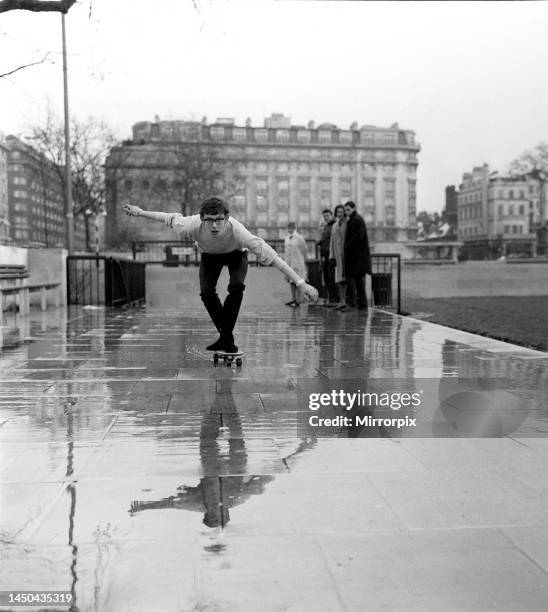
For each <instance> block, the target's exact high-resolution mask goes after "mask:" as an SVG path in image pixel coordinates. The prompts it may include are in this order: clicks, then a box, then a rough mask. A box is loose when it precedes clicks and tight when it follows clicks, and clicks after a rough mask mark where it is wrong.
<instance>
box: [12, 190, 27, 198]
mask: <svg viewBox="0 0 548 612" xmlns="http://www.w3.org/2000/svg"><path fill="white" fill-rule="evenodd" d="M13 197H15V198H26V197H27V192H26V190H25V189H16V190H15V191H14V192H13Z"/></svg>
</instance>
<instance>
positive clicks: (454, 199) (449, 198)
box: [442, 185, 458, 232]
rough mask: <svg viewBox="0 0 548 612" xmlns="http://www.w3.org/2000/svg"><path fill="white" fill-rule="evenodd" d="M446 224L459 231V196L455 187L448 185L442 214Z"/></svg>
mask: <svg viewBox="0 0 548 612" xmlns="http://www.w3.org/2000/svg"><path fill="white" fill-rule="evenodd" d="M442 218H443V221H444V223H447V224H448V225H449V227H450V228H451V229H452V230H454V231H455V232H456V231H457V225H458V194H457V189H456V188H455V185H448V186H447V187H446V188H445V209H444V211H443V213H442Z"/></svg>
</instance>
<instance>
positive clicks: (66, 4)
mask: <svg viewBox="0 0 548 612" xmlns="http://www.w3.org/2000/svg"><path fill="white" fill-rule="evenodd" d="M73 4H76V0H0V13H7V12H8V11H33V12H34V13H42V12H44V13H46V12H51V11H56V12H58V13H68V11H69V9H70V7H71V6H72V5H73Z"/></svg>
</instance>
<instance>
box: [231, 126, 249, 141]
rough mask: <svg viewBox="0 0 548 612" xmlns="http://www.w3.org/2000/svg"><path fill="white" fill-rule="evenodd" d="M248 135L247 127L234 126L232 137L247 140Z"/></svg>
mask: <svg viewBox="0 0 548 612" xmlns="http://www.w3.org/2000/svg"><path fill="white" fill-rule="evenodd" d="M245 137H246V129H245V128H238V127H237V128H233V129H232V138H233V139H234V140H245Z"/></svg>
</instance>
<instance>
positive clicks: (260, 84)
mask: <svg viewBox="0 0 548 612" xmlns="http://www.w3.org/2000/svg"><path fill="white" fill-rule="evenodd" d="M60 22H61V17H60V15H59V14H56V13H55V14H47V13H36V14H34V13H29V12H25V11H14V12H10V13H4V14H0V73H4V72H7V71H8V70H11V69H13V68H15V67H17V66H19V65H21V64H26V63H29V62H33V61H38V60H41V59H42V58H43V57H44V56H45V54H46V53H49V55H48V57H47V60H46V62H45V63H43V64H40V65H38V66H34V67H31V68H28V69H25V70H23V71H19V72H17V73H16V74H14V75H12V76H10V77H7V78H3V79H0V131H2V132H4V133H6V134H7V133H24V131H25V129H26V126H28V125H30V124H32V123H33V122H39V121H40V120H43V117H44V115H45V112H46V108H47V107H48V106H49V107H50V108H51V109H52V110H53V111H54V112H55V113H57V114H58V115H59V116H62V112H63V107H62V70H61V66H62V64H61V56H60V48H61V24H60ZM67 36H68V46H69V88H70V107H71V114H72V115H75V116H78V117H81V118H85V117H86V116H88V115H94V116H97V117H101V118H103V119H104V120H105V121H106V122H107V123H109V124H110V125H111V126H112V127H113V128H114V129H116V131H117V132H118V134H119V135H120V137H122V138H126V137H129V136H130V130H131V126H132V124H133V123H135V122H137V121H143V120H153V118H154V116H155V115H159V116H160V118H162V119H198V120H199V119H201V118H202V117H203V116H204V115H205V116H207V118H208V120H209V121H213V120H214V119H215V118H217V117H234V118H235V119H236V122H237V123H239V124H243V122H244V121H245V119H246V118H247V117H250V118H251V120H252V122H253V124H254V125H262V123H263V119H264V117H265V116H267V115H269V114H270V113H272V112H282V113H284V114H286V115H289V116H291V119H292V122H293V123H297V124H305V123H308V121H309V120H311V119H314V120H315V121H316V124H318V123H322V122H331V123H335V124H337V125H338V126H339V127H346V128H347V127H349V125H350V124H351V123H352V122H353V121H357V122H358V124H360V125H361V124H371V125H377V126H388V125H390V124H392V123H393V122H396V121H397V122H398V123H399V125H400V127H403V128H406V129H412V130H415V132H416V134H417V140H418V141H419V143H420V144H421V147H422V151H421V153H420V155H419V175H418V202H417V205H418V209H419V210H429V211H434V210H441V209H442V208H443V205H444V188H445V186H446V185H448V184H455V183H457V184H458V182H459V181H460V179H461V176H462V172H464V171H467V170H470V169H471V168H472V167H473V166H474V165H479V164H482V163H484V162H486V163H489V165H490V166H491V168H492V169H493V170H494V169H497V170H499V171H501V172H503V171H505V170H506V169H507V166H508V163H509V162H510V161H511V160H512V158H513V157H515V156H516V155H518V154H519V153H521V152H522V151H523V150H524V149H527V148H531V147H534V146H535V145H536V144H537V143H538V142H541V141H548V78H547V75H548V2H508V3H507V2H485V3H484V2H417V3H415V2H404V3H399V2H348V3H347V2H315V1H313V0H309V1H302V2H270V1H267V0H264V1H262V0H252V1H250V2H244V1H235V0H232V1H230V2H228V1H222V0H194V2H193V1H192V0H148V1H146V2H145V1H144V0H114V1H113V0H91V1H90V0H80V1H79V3H78V4H77V5H75V6H74V7H73V8H72V9H71V10H70V12H69V14H68V16H67Z"/></svg>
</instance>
